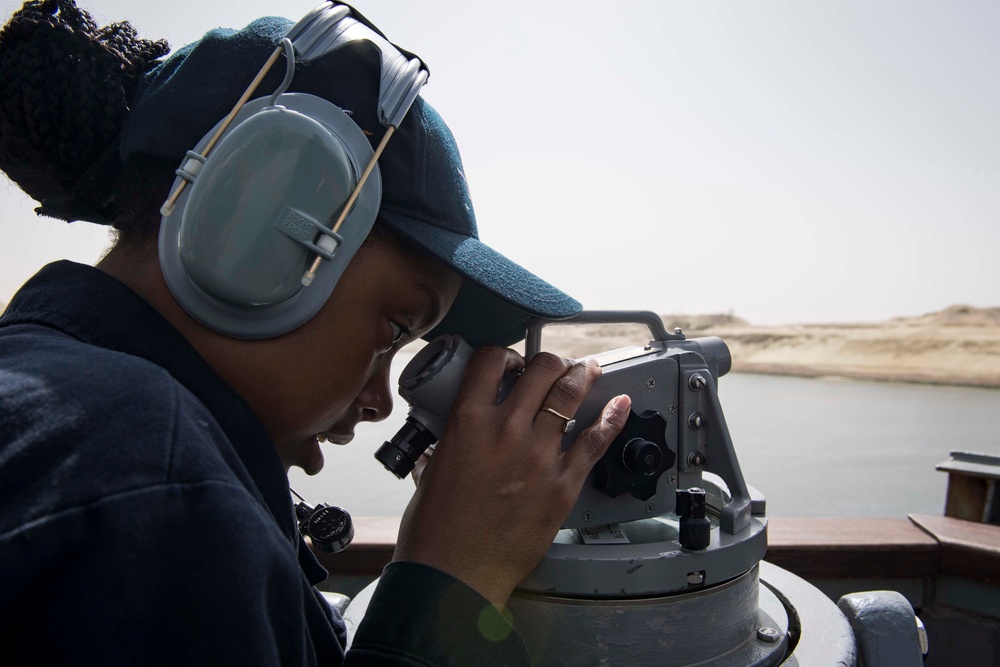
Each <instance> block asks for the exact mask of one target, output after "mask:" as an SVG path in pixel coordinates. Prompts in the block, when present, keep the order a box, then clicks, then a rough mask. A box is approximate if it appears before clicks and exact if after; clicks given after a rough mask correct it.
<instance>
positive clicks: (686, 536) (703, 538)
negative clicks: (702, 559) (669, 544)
mask: <svg viewBox="0 0 1000 667" xmlns="http://www.w3.org/2000/svg"><path fill="white" fill-rule="evenodd" d="M676 513H677V516H679V517H680V519H681V521H680V537H679V542H680V543H681V546H682V547H684V548H685V549H697V550H700V549H706V548H708V545H709V544H710V543H711V542H712V522H711V521H709V520H708V519H707V518H706V517H705V490H704V489H699V488H698V487H696V486H693V487H691V488H690V489H678V490H677V507H676Z"/></svg>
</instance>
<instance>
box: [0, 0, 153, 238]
mask: <svg viewBox="0 0 1000 667" xmlns="http://www.w3.org/2000/svg"><path fill="white" fill-rule="evenodd" d="M168 51H169V47H168V46H167V43H166V42H165V41H163V40H158V41H150V40H143V39H139V38H138V37H137V35H136V31H135V29H134V28H133V27H132V26H131V24H129V23H127V22H120V23H113V24H110V25H107V26H104V27H99V26H98V25H97V24H96V23H95V22H94V20H93V19H92V18H91V16H90V14H89V13H88V12H87V11H85V10H83V9H80V8H78V7H77V6H76V3H75V2H73V0H40V1H31V2H26V3H24V5H23V6H22V7H21V9H19V10H18V11H17V12H15V13H14V15H13V16H12V17H11V19H10V21H9V22H8V23H7V25H5V26H4V27H3V29H2V30H0V169H2V170H3V171H4V172H6V173H7V175H8V176H9V177H10V178H11V179H12V180H13V181H15V182H16V183H17V184H18V185H19V186H21V188H22V189H23V190H24V191H25V192H26V193H27V194H28V195H30V196H31V197H32V198H34V199H36V200H38V201H43V200H46V199H52V200H57V199H58V200H63V201H68V200H76V201H78V202H79V203H80V204H81V205H82V206H80V207H78V208H80V209H81V210H87V209H89V210H94V211H98V212H101V211H104V212H105V213H106V211H105V209H106V208H107V205H108V203H109V201H110V200H111V198H112V193H110V192H108V193H101V192H97V191H95V189H96V188H95V186H96V185H100V184H102V183H107V182H109V181H112V180H113V179H112V178H110V177H106V176H107V175H105V174H97V175H95V174H93V173H92V174H91V177H89V178H87V179H85V180H86V182H80V179H81V177H82V176H83V175H84V174H85V173H87V172H88V170H91V168H92V167H94V165H95V163H97V162H98V161H99V160H100V161H102V162H109V160H108V159H107V158H108V156H111V157H114V156H115V155H116V153H117V151H116V150H115V146H116V142H117V139H118V136H119V134H120V132H121V130H122V126H123V125H124V123H125V118H126V116H127V114H128V109H129V100H130V99H131V97H132V94H133V93H134V91H135V87H136V85H137V83H138V81H139V78H140V77H141V76H142V74H144V73H145V72H146V71H148V69H149V68H150V66H151V65H152V64H153V63H154V62H155V61H156V59H158V58H160V57H162V56H164V55H166V53H167V52H168ZM102 158H104V159H102ZM110 162H114V163H115V164H114V166H115V167H117V162H118V161H117V160H111V161H110ZM103 166H104V165H102V167H103ZM94 176H96V177H94ZM72 208H73V207H72V206H70V207H69V208H68V209H66V210H63V211H60V210H50V209H46V208H43V209H39V210H38V212H39V213H42V214H48V215H53V216H54V217H61V218H64V219H71V218H72V219H78V217H79V216H72V215H68V214H67V211H71V210H72ZM102 215H103V214H102Z"/></svg>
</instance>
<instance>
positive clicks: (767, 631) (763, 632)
mask: <svg viewBox="0 0 1000 667" xmlns="http://www.w3.org/2000/svg"><path fill="white" fill-rule="evenodd" d="M757 639H759V640H761V641H762V642H767V643H768V644H773V643H774V642H776V641H778V640H779V639H781V633H780V632H778V631H777V630H775V629H774V628H757Z"/></svg>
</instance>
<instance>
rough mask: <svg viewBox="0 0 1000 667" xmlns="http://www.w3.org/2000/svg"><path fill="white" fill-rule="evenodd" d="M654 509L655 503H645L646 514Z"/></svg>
mask: <svg viewBox="0 0 1000 667" xmlns="http://www.w3.org/2000/svg"><path fill="white" fill-rule="evenodd" d="M655 509H656V505H654V504H652V503H650V504H649V505H646V514H652V513H653V510H655Z"/></svg>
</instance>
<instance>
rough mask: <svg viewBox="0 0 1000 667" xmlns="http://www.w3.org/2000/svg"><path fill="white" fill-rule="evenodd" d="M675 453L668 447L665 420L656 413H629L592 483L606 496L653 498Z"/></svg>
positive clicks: (597, 466) (601, 461) (598, 466)
mask: <svg viewBox="0 0 1000 667" xmlns="http://www.w3.org/2000/svg"><path fill="white" fill-rule="evenodd" d="M676 460H677V454H676V453H675V452H674V450H672V449H670V446H669V445H668V444H667V420H666V419H664V417H663V415H661V414H660V413H659V412H656V411H652V410H649V411H646V412H643V413H642V414H636V413H635V412H631V413H630V414H629V416H628V420H627V421H626V422H625V427H624V428H623V429H622V432H621V433H619V434H618V437H617V438H615V439H614V442H612V443H611V447H609V448H608V451H607V452H605V453H604V456H603V457H601V460H600V461H599V462H598V463H597V465H596V466H595V468H594V471H595V473H596V475H595V477H594V482H595V483H596V484H597V486H598V487H599V488H601V489H603V490H604V491H605V492H606V493H607V494H608V495H609V496H611V497H616V496H618V495H620V494H622V493H629V494H631V495H632V497H634V498H637V499H639V500H649V499H650V498H652V497H653V496H655V495H656V486H657V483H658V481H659V479H660V477H661V476H662V475H663V473H664V472H666V471H667V470H670V468H672V467H673V465H674V462H675V461H676Z"/></svg>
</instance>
